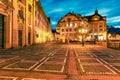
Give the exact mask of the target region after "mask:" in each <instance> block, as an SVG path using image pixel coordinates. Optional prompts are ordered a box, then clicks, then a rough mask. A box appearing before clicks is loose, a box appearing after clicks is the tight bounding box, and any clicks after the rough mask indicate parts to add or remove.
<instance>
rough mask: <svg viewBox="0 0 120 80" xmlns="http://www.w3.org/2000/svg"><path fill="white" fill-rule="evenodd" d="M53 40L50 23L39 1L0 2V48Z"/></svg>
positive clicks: (13, 0) (8, 0)
mask: <svg viewBox="0 0 120 80" xmlns="http://www.w3.org/2000/svg"><path fill="white" fill-rule="evenodd" d="M13 4H14V5H13ZM38 40H39V41H38ZM51 40H52V30H51V26H50V22H49V20H48V18H47V17H46V15H45V13H44V11H43V8H42V7H41V4H40V2H39V0H0V48H14V47H23V46H29V45H33V44H37V43H43V42H47V41H51Z"/></svg>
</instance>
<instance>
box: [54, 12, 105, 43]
mask: <svg viewBox="0 0 120 80" xmlns="http://www.w3.org/2000/svg"><path fill="white" fill-rule="evenodd" d="M79 27H81V28H83V29H86V30H87V33H86V37H85V40H86V41H93V40H94V41H105V40H106V34H107V30H106V29H107V28H106V17H104V16H101V15H100V14H99V13H98V10H95V13H94V14H93V15H91V16H81V15H80V14H77V15H76V14H74V13H68V14H66V15H65V16H64V17H63V18H61V20H60V21H59V22H58V24H57V26H56V39H57V41H59V42H68V41H82V36H81V35H79V34H78V28H79Z"/></svg>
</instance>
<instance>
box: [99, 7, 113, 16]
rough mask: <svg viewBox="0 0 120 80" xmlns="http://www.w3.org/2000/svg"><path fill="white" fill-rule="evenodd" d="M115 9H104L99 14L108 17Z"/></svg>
mask: <svg viewBox="0 0 120 80" xmlns="http://www.w3.org/2000/svg"><path fill="white" fill-rule="evenodd" d="M112 10H113V9H112V8H102V9H100V10H99V13H100V14H101V15H104V16H107V15H108V14H109V12H111V11H112Z"/></svg>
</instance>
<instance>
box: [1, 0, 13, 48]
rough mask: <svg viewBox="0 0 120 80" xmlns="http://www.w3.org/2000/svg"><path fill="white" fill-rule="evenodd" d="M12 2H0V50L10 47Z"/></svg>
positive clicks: (5, 0) (4, 0) (3, 0)
mask: <svg viewBox="0 0 120 80" xmlns="http://www.w3.org/2000/svg"><path fill="white" fill-rule="evenodd" d="M13 10H14V8H13V0H0V48H9V47H11V45H12V33H13V32H12V29H13V16H12V11H13Z"/></svg>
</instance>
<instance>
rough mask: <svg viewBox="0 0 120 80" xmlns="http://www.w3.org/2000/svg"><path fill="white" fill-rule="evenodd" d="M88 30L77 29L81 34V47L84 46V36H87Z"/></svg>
mask: <svg viewBox="0 0 120 80" xmlns="http://www.w3.org/2000/svg"><path fill="white" fill-rule="evenodd" d="M87 32H88V30H87V29H85V28H81V29H79V33H80V34H81V36H82V46H84V36H85V35H86V34H87Z"/></svg>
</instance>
